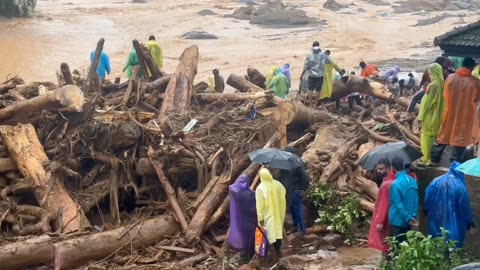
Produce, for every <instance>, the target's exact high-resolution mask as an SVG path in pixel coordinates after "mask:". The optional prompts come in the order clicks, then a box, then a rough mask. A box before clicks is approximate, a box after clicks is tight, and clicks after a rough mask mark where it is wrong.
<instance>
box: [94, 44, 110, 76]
mask: <svg viewBox="0 0 480 270" xmlns="http://www.w3.org/2000/svg"><path fill="white" fill-rule="evenodd" d="M94 58H95V51H92V52H91V53H90V62H92V63H93V60H94ZM110 72H111V69H110V58H108V55H107V53H105V52H102V53H101V54H100V60H99V61H98V67H97V74H98V78H100V80H104V79H105V77H106V74H110ZM105 73H106V74H105Z"/></svg>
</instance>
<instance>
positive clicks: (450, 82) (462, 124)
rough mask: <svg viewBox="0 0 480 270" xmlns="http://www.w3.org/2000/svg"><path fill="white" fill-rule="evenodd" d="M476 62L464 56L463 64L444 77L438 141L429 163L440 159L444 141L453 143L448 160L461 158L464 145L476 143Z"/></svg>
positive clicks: (479, 91) (478, 96) (478, 86)
mask: <svg viewBox="0 0 480 270" xmlns="http://www.w3.org/2000/svg"><path fill="white" fill-rule="evenodd" d="M475 66H476V63H475V60H473V59H472V58H465V60H464V61H463V66H462V67H461V68H460V69H458V70H457V71H456V72H455V74H452V75H450V76H448V78H447V80H446V81H445V89H444V91H443V98H444V99H445V110H444V113H443V120H442V125H441V126H440V131H439V132H438V136H437V141H436V142H435V144H434V145H433V148H432V156H431V162H430V165H437V164H439V163H440V160H441V158H442V154H443V151H444V150H445V148H446V147H447V145H450V146H453V147H454V154H455V156H454V158H452V159H453V160H451V161H454V160H456V161H458V162H463V161H464V153H465V148H466V147H467V146H469V145H471V144H476V143H478V139H479V132H480V130H479V125H478V115H477V102H478V101H479V100H480V80H478V79H477V78H475V77H473V76H472V70H473V69H474V68H475Z"/></svg>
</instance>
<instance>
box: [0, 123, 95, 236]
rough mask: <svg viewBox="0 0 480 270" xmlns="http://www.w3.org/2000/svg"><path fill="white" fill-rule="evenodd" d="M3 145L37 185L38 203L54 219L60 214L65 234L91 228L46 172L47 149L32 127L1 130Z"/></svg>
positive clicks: (23, 126) (65, 193)
mask: <svg viewBox="0 0 480 270" xmlns="http://www.w3.org/2000/svg"><path fill="white" fill-rule="evenodd" d="M0 135H1V137H2V139H3V142H4V143H5V145H6V146H7V148H8V151H9V152H10V154H11V155H12V158H13V159H14V160H15V162H16V163H17V166H18V169H19V170H20V172H21V173H22V174H23V176H24V177H25V178H30V179H32V181H33V187H32V189H33V192H34V194H35V197H36V199H37V202H38V203H39V204H40V206H41V207H43V208H44V209H46V210H47V211H48V212H49V213H50V214H51V215H52V216H56V215H57V214H60V217H61V229H62V230H63V231H64V232H72V231H77V230H81V229H82V228H84V227H86V226H90V224H89V222H88V219H87V218H86V217H85V214H84V213H83V211H82V210H81V208H80V206H79V205H78V204H77V203H76V202H75V201H74V200H73V199H72V197H70V194H69V193H68V191H67V190H66V189H65V187H64V186H63V182H62V181H61V180H60V179H58V178H57V176H56V175H55V174H53V173H50V172H47V171H46V170H45V169H44V167H43V166H44V164H48V163H49V160H48V157H47V156H46V155H45V152H44V150H43V146H42V145H41V144H40V141H39V140H38V137H37V134H36V133H35V128H34V127H33V126H32V125H31V124H26V125H24V124H20V125H18V126H0Z"/></svg>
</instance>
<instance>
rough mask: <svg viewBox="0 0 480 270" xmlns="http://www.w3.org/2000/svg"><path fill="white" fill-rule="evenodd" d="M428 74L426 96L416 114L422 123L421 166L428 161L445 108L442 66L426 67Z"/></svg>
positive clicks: (435, 64)
mask: <svg viewBox="0 0 480 270" xmlns="http://www.w3.org/2000/svg"><path fill="white" fill-rule="evenodd" d="M428 73H429V76H430V80H431V82H430V84H429V85H428V90H427V92H426V94H425V95H424V96H423V98H422V102H421V103H420V113H419V114H418V120H419V121H420V122H421V123H422V133H421V135H420V147H421V150H422V154H423V157H422V162H423V164H426V163H427V162H428V161H429V160H430V154H431V152H432V146H433V144H434V143H435V138H436V137H437V134H438V130H439V129H440V125H441V124H442V117H443V110H444V108H445V101H444V99H443V87H444V80H443V73H442V66H440V65H439V64H437V63H433V64H431V65H430V66H429V67H428Z"/></svg>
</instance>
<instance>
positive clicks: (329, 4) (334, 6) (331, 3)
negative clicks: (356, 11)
mask: <svg viewBox="0 0 480 270" xmlns="http://www.w3.org/2000/svg"><path fill="white" fill-rule="evenodd" d="M347 7H348V6H347V5H342V4H340V3H338V2H337V1H335V0H327V1H326V2H325V4H323V8H325V9H329V10H331V11H339V10H340V9H342V8H347Z"/></svg>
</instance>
